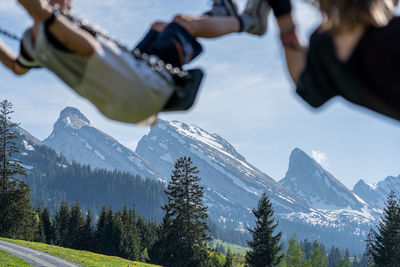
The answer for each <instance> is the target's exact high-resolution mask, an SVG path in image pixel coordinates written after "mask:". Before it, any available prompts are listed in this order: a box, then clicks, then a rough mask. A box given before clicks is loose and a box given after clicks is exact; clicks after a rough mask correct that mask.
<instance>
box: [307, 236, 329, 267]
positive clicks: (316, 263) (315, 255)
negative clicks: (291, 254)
mask: <svg viewBox="0 0 400 267" xmlns="http://www.w3.org/2000/svg"><path fill="white" fill-rule="evenodd" d="M308 264H309V265H310V266H311V267H328V259H327V257H326V252H325V248H324V246H323V245H320V244H319V243H318V242H317V241H314V243H313V250H312V251H311V257H310V259H309V260H308Z"/></svg>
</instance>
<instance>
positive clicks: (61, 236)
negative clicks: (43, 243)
mask: <svg viewBox="0 0 400 267" xmlns="http://www.w3.org/2000/svg"><path fill="white" fill-rule="evenodd" d="M70 217H71V210H70V208H69V206H68V203H67V202H66V201H65V200H64V201H62V202H61V205H60V208H59V210H58V211H57V212H56V214H55V216H54V228H55V236H56V242H55V243H56V244H57V245H60V246H63V247H67V246H68V244H69V237H68V223H69V220H70Z"/></svg>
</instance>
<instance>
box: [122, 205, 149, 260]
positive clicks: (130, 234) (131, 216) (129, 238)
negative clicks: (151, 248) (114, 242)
mask: <svg viewBox="0 0 400 267" xmlns="http://www.w3.org/2000/svg"><path fill="white" fill-rule="evenodd" d="M135 219H136V216H135V213H134V211H128V209H127V207H126V206H125V207H124V209H123V212H122V233H121V242H120V248H119V250H120V252H121V257H123V258H126V259H129V260H136V261H141V260H145V259H142V258H141V255H142V253H141V245H140V240H141V238H140V235H139V233H138V231H137V228H136V222H135Z"/></svg>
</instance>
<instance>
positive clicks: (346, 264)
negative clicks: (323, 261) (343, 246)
mask: <svg viewBox="0 0 400 267" xmlns="http://www.w3.org/2000/svg"><path fill="white" fill-rule="evenodd" d="M350 266H351V262H350V260H349V258H346V256H344V257H342V258H341V259H340V262H339V263H338V264H337V265H336V267H350Z"/></svg>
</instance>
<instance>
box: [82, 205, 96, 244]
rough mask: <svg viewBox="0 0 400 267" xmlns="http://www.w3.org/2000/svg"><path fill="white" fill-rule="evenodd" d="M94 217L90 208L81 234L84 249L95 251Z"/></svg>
mask: <svg viewBox="0 0 400 267" xmlns="http://www.w3.org/2000/svg"><path fill="white" fill-rule="evenodd" d="M92 223H93V218H92V214H91V212H90V210H88V212H87V214H86V218H85V223H84V224H83V228H82V234H81V241H80V242H81V247H82V250H86V251H93V250H94V229H93V226H92Z"/></svg>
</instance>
